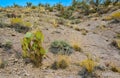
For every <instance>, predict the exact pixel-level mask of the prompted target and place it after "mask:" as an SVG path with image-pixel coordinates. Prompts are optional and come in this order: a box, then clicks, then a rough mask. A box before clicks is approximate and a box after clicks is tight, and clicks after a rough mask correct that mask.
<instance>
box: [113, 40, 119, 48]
mask: <svg viewBox="0 0 120 78" xmlns="http://www.w3.org/2000/svg"><path fill="white" fill-rule="evenodd" d="M112 45H114V46H115V47H117V48H118V49H120V39H115V40H114V41H113V42H112Z"/></svg>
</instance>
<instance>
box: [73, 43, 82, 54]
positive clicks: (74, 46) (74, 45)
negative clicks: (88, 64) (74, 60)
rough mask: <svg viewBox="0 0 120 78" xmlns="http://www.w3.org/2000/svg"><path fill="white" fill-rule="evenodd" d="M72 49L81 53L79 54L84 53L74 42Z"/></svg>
mask: <svg viewBox="0 0 120 78" xmlns="http://www.w3.org/2000/svg"><path fill="white" fill-rule="evenodd" d="M72 47H73V49H74V50H75V51H79V52H80V51H82V50H81V46H80V45H79V44H78V43H77V42H73V43H72Z"/></svg>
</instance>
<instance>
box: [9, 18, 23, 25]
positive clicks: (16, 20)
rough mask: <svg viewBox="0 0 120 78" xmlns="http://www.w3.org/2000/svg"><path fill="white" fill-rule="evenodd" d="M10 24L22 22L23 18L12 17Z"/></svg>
mask: <svg viewBox="0 0 120 78" xmlns="http://www.w3.org/2000/svg"><path fill="white" fill-rule="evenodd" d="M11 24H23V20H22V19H21V18H12V19H11Z"/></svg>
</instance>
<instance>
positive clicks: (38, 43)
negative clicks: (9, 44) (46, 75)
mask: <svg viewBox="0 0 120 78" xmlns="http://www.w3.org/2000/svg"><path fill="white" fill-rule="evenodd" d="M43 40H44V35H43V34H42V32H41V31H40V30H37V31H34V32H27V33H26V35H25V37H24V38H23V40H22V50H23V52H22V55H23V58H29V59H30V60H31V62H32V63H33V64H34V65H35V66H41V65H42V61H43V57H44V55H45V54H46V51H45V49H44V48H43V47H42V42H43Z"/></svg>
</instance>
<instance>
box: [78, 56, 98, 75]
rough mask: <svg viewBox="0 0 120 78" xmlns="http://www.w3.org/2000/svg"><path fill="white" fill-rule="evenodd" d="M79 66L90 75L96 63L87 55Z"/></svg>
mask: <svg viewBox="0 0 120 78" xmlns="http://www.w3.org/2000/svg"><path fill="white" fill-rule="evenodd" d="M80 65H81V66H82V67H84V68H85V69H86V70H87V72H88V73H92V72H93V71H94V69H95V67H96V66H97V64H96V62H95V61H94V60H93V59H92V58H91V56H90V55H87V59H85V60H83V61H82V62H81V64H80Z"/></svg>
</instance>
